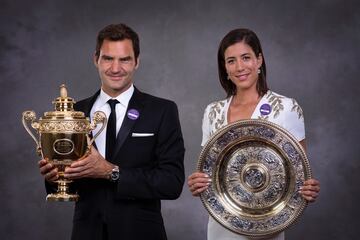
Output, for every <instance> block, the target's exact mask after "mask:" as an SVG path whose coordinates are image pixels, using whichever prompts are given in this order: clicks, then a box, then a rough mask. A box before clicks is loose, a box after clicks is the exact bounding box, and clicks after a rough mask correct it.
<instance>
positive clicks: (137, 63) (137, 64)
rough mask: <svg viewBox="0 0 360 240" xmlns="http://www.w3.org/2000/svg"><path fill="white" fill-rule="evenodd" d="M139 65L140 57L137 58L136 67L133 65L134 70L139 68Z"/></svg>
mask: <svg viewBox="0 0 360 240" xmlns="http://www.w3.org/2000/svg"><path fill="white" fill-rule="evenodd" d="M139 64H140V57H138V58H137V59H136V65H135V69H137V68H138V67H139Z"/></svg>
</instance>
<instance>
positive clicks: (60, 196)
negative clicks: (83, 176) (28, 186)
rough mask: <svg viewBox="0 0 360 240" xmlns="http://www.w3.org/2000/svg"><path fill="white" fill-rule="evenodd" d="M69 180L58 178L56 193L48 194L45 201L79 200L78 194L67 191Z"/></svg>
mask: <svg viewBox="0 0 360 240" xmlns="http://www.w3.org/2000/svg"><path fill="white" fill-rule="evenodd" d="M70 182H71V181H69V180H58V181H57V183H58V190H57V192H56V193H52V194H48V195H47V196H46V201H49V202H71V201H77V200H79V195H78V194H76V193H75V194H71V193H69V185H68V183H70Z"/></svg>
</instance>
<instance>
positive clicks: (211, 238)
mask: <svg viewBox="0 0 360 240" xmlns="http://www.w3.org/2000/svg"><path fill="white" fill-rule="evenodd" d="M218 71H219V78H220V83H221V85H222V87H223V88H224V90H225V91H226V93H227V99H225V100H222V101H217V102H213V103H211V104H209V105H208V106H207V108H206V110H205V113H204V118H203V126H202V131H203V139H202V143H201V145H202V146H204V145H205V143H206V142H207V140H208V139H209V138H210V137H211V136H212V135H213V134H214V133H215V132H216V131H217V130H218V129H220V128H221V127H223V126H225V125H227V124H229V123H232V122H235V121H238V120H243V119H250V118H253V119H266V120H268V121H271V122H274V123H276V124H278V125H280V126H282V127H283V128H285V129H287V130H288V131H289V132H290V133H292V134H293V135H294V136H295V138H296V139H297V140H298V141H299V142H300V144H301V145H302V146H303V147H304V149H305V127H304V118H303V114H302V110H301V107H300V106H299V105H298V103H297V102H296V101H295V100H294V99H291V98H287V97H285V96H281V95H279V94H277V93H274V92H272V91H270V90H269V89H268V87H267V84H266V65H265V59H264V55H263V52H262V49H261V45H260V41H259V39H258V38H257V36H256V34H255V33H254V32H253V31H251V30H249V29H235V30H232V31H230V32H229V33H228V34H227V35H226V36H225V37H224V38H223V40H222V41H221V43H220V46H219V51H218ZM210 181H211V180H210V178H209V177H208V176H207V175H206V174H204V173H201V172H195V173H193V174H191V175H190V176H189V178H188V186H189V189H190V191H191V193H192V195H193V196H199V194H200V193H201V192H203V191H204V190H205V189H206V188H207V187H208V185H209V184H210ZM319 191H320V184H319V182H318V181H317V180H315V179H309V180H307V181H305V182H304V185H303V186H302V187H301V188H300V193H301V195H302V196H303V197H304V199H306V200H307V201H309V202H313V201H315V200H316V198H317V196H318V194H319ZM284 238H285V237H284V233H283V232H282V233H280V234H277V235H276V236H272V237H270V238H266V239H284ZM215 239H216V240H221V239H226V240H229V239H236V240H240V239H249V238H247V237H246V236H242V235H238V234H235V233H232V232H230V231H229V230H227V229H226V228H224V227H223V226H221V225H220V224H219V223H217V222H216V221H215V220H214V219H212V218H211V217H210V218H209V223H208V240H215Z"/></svg>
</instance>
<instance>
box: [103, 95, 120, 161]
mask: <svg viewBox="0 0 360 240" xmlns="http://www.w3.org/2000/svg"><path fill="white" fill-rule="evenodd" d="M107 103H108V104H109V105H110V108H111V113H110V116H109V119H108V123H107V127H106V148H105V152H106V156H105V158H106V160H108V161H111V158H112V154H113V152H114V149H115V142H116V111H115V106H116V104H117V103H119V101H118V100H116V99H110V100H109V101H107Z"/></svg>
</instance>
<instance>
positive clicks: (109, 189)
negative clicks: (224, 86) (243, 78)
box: [39, 24, 185, 240]
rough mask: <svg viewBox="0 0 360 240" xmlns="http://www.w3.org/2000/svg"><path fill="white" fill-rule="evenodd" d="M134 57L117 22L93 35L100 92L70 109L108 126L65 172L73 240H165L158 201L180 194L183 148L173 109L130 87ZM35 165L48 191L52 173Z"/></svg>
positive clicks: (129, 36) (131, 41)
mask: <svg viewBox="0 0 360 240" xmlns="http://www.w3.org/2000/svg"><path fill="white" fill-rule="evenodd" d="M139 52H140V50H139V39H138V36H137V34H136V33H135V32H134V31H133V30H132V29H131V28H129V27H128V26H126V25H124V24H118V25H109V26H107V27H105V28H104V29H102V30H101V31H100V32H99V34H98V37H97V44H96V51H95V56H94V62H95V66H96V68H97V69H98V72H99V75H100V78H101V90H99V91H98V92H97V93H96V94H95V95H94V96H92V97H90V98H87V99H85V100H82V101H80V102H78V103H77V104H76V105H75V109H76V110H77V111H83V112H85V114H86V115H87V116H92V114H93V113H94V112H95V111H98V110H101V111H104V112H105V113H106V115H107V117H108V125H109V126H108V127H107V130H106V132H105V131H104V132H103V133H101V134H100V135H99V137H98V138H97V139H96V140H95V142H96V148H95V147H92V148H91V152H90V153H89V155H88V156H86V157H85V158H84V159H79V160H78V161H76V162H74V163H73V164H72V165H71V166H70V167H69V168H67V169H66V171H65V177H67V178H70V179H76V181H75V182H74V185H75V186H74V188H76V190H77V192H78V194H79V195H80V200H79V201H78V202H77V203H76V206H75V213H74V219H73V232H72V239H73V240H83V239H86V240H91V239H94V240H95V239H96V240H98V239H101V240H105V239H106V240H113V239H121V240H137V239H139V240H140V239H141V240H142V239H147V240H149V239H154V240H161V239H166V233H165V229H164V224H163V219H162V216H161V203H160V200H161V199H176V198H178V197H179V195H180V193H181V191H182V186H183V183H184V165H183V160H184V152H185V149H184V144H183V138H182V133H181V128H180V123H179V118H178V111H177V107H176V105H175V103H173V102H171V101H169V100H165V99H160V98H157V97H154V96H151V95H148V94H145V93H142V92H140V91H139V90H138V89H137V88H135V87H134V85H133V75H134V72H135V71H136V69H137V68H138V66H139ZM109 100H110V101H109ZM115 100H117V101H115ZM111 122H112V123H111ZM115 123H116V124H115ZM113 124H115V125H116V127H115V126H113V131H114V132H112V131H110V130H111V129H109V127H110V125H113ZM115 129H116V130H115ZM39 167H40V172H41V173H42V174H43V175H44V177H45V179H46V186H47V191H48V192H51V191H52V188H51V182H53V181H55V180H56V179H57V178H58V173H57V169H56V168H54V167H53V166H52V165H51V164H50V163H48V162H47V161H46V160H44V159H43V160H40V161H39Z"/></svg>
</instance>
